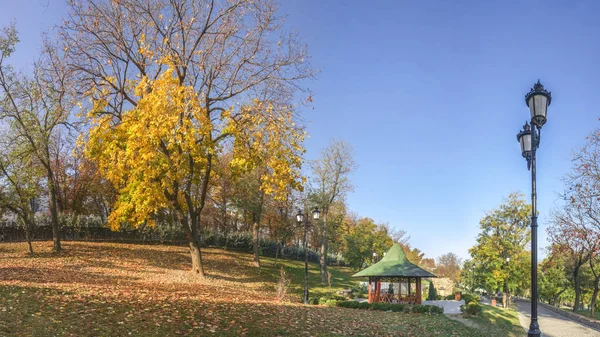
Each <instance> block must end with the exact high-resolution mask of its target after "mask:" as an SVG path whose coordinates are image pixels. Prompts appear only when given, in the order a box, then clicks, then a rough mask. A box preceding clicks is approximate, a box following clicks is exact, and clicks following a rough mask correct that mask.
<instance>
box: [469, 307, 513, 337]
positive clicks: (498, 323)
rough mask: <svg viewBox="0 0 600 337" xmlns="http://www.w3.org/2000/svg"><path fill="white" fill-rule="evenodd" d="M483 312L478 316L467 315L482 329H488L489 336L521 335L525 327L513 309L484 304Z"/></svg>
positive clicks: (510, 336)
mask: <svg viewBox="0 0 600 337" xmlns="http://www.w3.org/2000/svg"><path fill="white" fill-rule="evenodd" d="M482 309H483V310H482V314H481V316H478V317H467V319H469V320H471V321H472V322H473V323H475V325H476V326H477V327H478V328H480V329H481V330H482V331H488V333H489V336H509V337H517V336H519V337H521V336H523V335H524V330H523V327H521V323H520V322H519V316H518V313H517V312H516V311H515V310H514V309H512V308H508V309H504V308H500V307H492V306H491V305H485V304H482Z"/></svg>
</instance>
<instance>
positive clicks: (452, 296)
mask: <svg viewBox="0 0 600 337" xmlns="http://www.w3.org/2000/svg"><path fill="white" fill-rule="evenodd" d="M453 299H454V295H453V294H450V295H448V296H446V298H445V300H447V301H452V300H453Z"/></svg>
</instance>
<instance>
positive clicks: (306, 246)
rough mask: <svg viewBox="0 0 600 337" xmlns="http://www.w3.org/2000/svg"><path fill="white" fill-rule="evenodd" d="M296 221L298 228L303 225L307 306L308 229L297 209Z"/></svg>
mask: <svg viewBox="0 0 600 337" xmlns="http://www.w3.org/2000/svg"><path fill="white" fill-rule="evenodd" d="M296 221H297V222H298V226H300V225H302V223H304V298H303V302H304V304H308V243H307V241H306V237H307V232H308V227H307V223H306V222H304V214H302V211H301V210H300V209H298V214H296Z"/></svg>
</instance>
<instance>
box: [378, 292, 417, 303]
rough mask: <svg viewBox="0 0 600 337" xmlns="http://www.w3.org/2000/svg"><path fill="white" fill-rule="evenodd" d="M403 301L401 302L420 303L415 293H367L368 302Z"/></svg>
mask: <svg viewBox="0 0 600 337" xmlns="http://www.w3.org/2000/svg"><path fill="white" fill-rule="evenodd" d="M378 302H384V303H403V304H420V302H421V301H420V298H419V295H417V294H410V295H408V294H404V295H400V294H376V293H371V294H369V303H378Z"/></svg>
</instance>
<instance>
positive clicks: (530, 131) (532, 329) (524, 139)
mask: <svg viewBox="0 0 600 337" xmlns="http://www.w3.org/2000/svg"><path fill="white" fill-rule="evenodd" d="M551 100H552V95H551V93H550V92H549V91H548V90H546V89H544V86H543V85H542V84H541V83H540V81H539V80H538V81H537V83H536V84H535V85H534V86H533V88H531V91H529V92H528V93H527V95H525V103H526V104H527V106H528V107H529V111H530V113H531V125H530V124H529V123H528V122H525V125H524V126H523V130H521V132H519V134H517V140H518V141H519V143H520V144H521V154H522V155H523V157H524V158H525V159H526V160H527V169H528V170H531V323H530V324H529V331H528V332H527V336H529V337H532V336H536V337H538V336H540V335H541V334H542V333H541V331H540V325H539V323H538V315H537V302H538V287H537V227H538V225H537V191H536V187H537V186H536V172H535V170H536V165H535V164H536V150H537V149H538V148H539V146H540V138H541V133H542V126H543V125H544V124H545V123H546V113H547V111H548V106H550V102H551Z"/></svg>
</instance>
